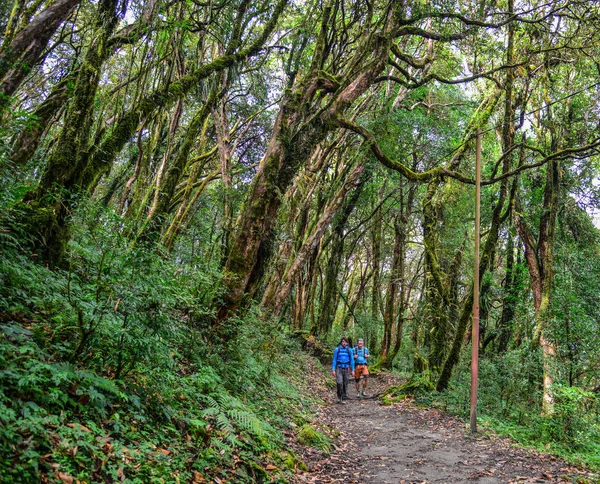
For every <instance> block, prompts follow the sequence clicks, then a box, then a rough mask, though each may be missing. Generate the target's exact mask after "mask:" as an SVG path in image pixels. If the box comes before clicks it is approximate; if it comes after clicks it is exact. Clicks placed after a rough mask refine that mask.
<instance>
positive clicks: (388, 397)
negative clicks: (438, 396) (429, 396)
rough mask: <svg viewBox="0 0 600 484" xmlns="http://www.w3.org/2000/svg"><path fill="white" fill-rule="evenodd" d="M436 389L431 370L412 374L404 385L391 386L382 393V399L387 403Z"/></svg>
mask: <svg viewBox="0 0 600 484" xmlns="http://www.w3.org/2000/svg"><path fill="white" fill-rule="evenodd" d="M434 389H435V386H434V384H433V382H432V380H431V372H430V371H429V370H426V371H424V372H423V373H416V374H414V375H412V376H411V377H410V378H409V379H408V381H407V382H405V383H403V384H402V385H395V386H392V387H389V388H388V389H387V390H386V391H385V392H383V395H382V401H383V403H384V404H385V405H391V404H392V403H396V402H399V401H400V400H404V399H405V398H406V397H408V396H414V395H415V394H419V393H430V392H432V391H433V390H434Z"/></svg>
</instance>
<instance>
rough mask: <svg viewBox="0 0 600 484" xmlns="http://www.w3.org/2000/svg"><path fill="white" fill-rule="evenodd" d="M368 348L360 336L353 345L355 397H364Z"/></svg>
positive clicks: (367, 370)
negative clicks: (361, 382)
mask: <svg viewBox="0 0 600 484" xmlns="http://www.w3.org/2000/svg"><path fill="white" fill-rule="evenodd" d="M369 356H370V355H369V348H367V347H366V346H365V341H364V340H363V339H362V338H359V339H358V343H357V345H356V346H355V347H354V363H355V371H354V381H355V382H356V398H360V397H361V396H363V397H366V396H367V394H366V391H367V382H368V380H369V368H368V364H369V362H368V361H367V359H368V358H369ZM361 378H362V381H363V384H362V392H361V390H360V380H361Z"/></svg>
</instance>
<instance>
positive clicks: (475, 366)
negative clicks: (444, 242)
mask: <svg viewBox="0 0 600 484" xmlns="http://www.w3.org/2000/svg"><path fill="white" fill-rule="evenodd" d="M480 200H481V131H480V130H479V129H478V130H477V153H476V155H475V264H474V265H475V271H474V274H473V331H472V332H471V344H472V346H471V432H473V433H475V432H477V386H478V383H479V381H478V379H479V231H480V227H479V225H480V213H479V205H480Z"/></svg>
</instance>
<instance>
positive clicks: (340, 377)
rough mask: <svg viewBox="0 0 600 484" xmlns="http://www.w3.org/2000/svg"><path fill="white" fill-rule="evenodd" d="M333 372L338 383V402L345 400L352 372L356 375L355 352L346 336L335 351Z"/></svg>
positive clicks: (332, 363) (332, 364) (332, 365)
mask: <svg viewBox="0 0 600 484" xmlns="http://www.w3.org/2000/svg"><path fill="white" fill-rule="evenodd" d="M331 373H332V374H333V376H334V377H335V381H336V383H337V402H338V403H346V402H344V398H345V397H346V395H347V392H348V381H349V380H350V374H352V376H354V352H353V351H352V348H350V346H349V344H348V338H346V337H345V336H344V337H343V338H342V339H341V340H340V343H339V344H338V346H337V348H336V349H335V350H334V351H333V361H332V362H331Z"/></svg>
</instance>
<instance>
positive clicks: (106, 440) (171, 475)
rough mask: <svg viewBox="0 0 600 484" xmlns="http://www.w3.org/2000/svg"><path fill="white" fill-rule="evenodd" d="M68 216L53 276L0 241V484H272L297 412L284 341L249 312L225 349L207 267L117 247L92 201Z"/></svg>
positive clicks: (290, 350) (287, 458)
mask: <svg viewBox="0 0 600 484" xmlns="http://www.w3.org/2000/svg"><path fill="white" fill-rule="evenodd" d="M77 216H78V217H79V218H78V219H77V220H76V221H75V222H76V223H74V224H73V226H74V230H75V232H76V233H75V236H74V237H73V241H74V242H71V243H70V245H69V253H68V263H67V264H66V265H65V266H64V267H62V268H60V269H56V270H50V269H48V268H46V267H44V266H43V265H41V264H39V263H38V262H37V261H36V257H35V254H31V252H30V251H28V250H27V249H26V248H25V247H23V246H22V245H21V243H20V240H23V239H22V238H21V237H22V234H19V233H18V228H17V229H15V228H14V225H10V224H7V225H5V226H9V227H10V230H3V231H2V233H1V235H0V237H1V238H0V251H1V252H2V253H1V256H0V278H1V279H0V282H1V284H0V481H2V482H15V483H18V482H23V483H28V482H39V481H40V480H41V481H42V482H75V481H74V480H78V481H79V482H82V483H83V482H121V481H124V480H126V481H127V482H138V483H151V482H208V481H212V480H213V479H215V478H217V479H221V480H227V481H233V482H241V483H243V482H263V481H268V482H277V481H281V482H283V481H284V480H285V476H286V471H285V470H286V469H288V470H293V469H290V467H294V466H295V465H297V463H298V462H299V459H297V456H295V455H294V454H293V452H290V451H289V449H286V446H285V436H284V430H286V429H290V428H291V427H290V425H291V424H290V423H289V422H292V421H294V420H304V419H305V418H306V417H305V416H306V415H307V414H308V412H309V409H310V405H311V402H310V401H307V399H306V397H304V396H302V395H300V394H299V393H298V390H297V389H296V388H299V387H301V386H302V385H301V383H300V382H299V380H298V378H300V375H299V372H298V371H297V369H298V367H299V362H301V361H302V358H304V356H303V355H302V354H301V352H300V349H299V345H297V344H296V343H295V342H294V340H293V339H291V338H289V335H287V334H285V333H284V330H283V329H281V328H280V327H279V326H276V325H275V324H274V323H272V322H271V321H268V320H264V319H262V318H261V317H259V315H258V314H254V313H253V312H252V311H248V312H247V313H246V314H245V315H244V316H242V317H241V318H240V319H239V320H238V321H237V324H238V325H239V327H240V331H239V334H238V337H237V340H236V341H231V342H229V345H228V348H227V351H224V349H223V347H221V346H219V345H216V344H215V343H214V341H212V340H211V337H210V329H211V327H210V325H211V321H212V319H211V312H210V309H209V307H210V302H211V301H212V300H213V299H214V298H215V297H218V294H216V292H215V289H214V288H215V287H217V286H218V284H217V282H218V272H217V271H216V270H207V268H204V269H205V270H202V271H198V270H194V267H195V264H198V261H192V263H183V262H182V261H181V260H173V258H170V257H168V256H166V255H165V254H162V253H160V252H159V251H157V250H155V249H154V248H152V247H142V246H140V247H132V246H131V245H130V242H129V241H128V239H127V237H126V236H125V235H124V234H126V233H127V230H128V228H127V227H123V220H122V219H121V218H120V217H118V216H116V215H115V214H114V213H112V212H110V211H107V210H104V209H102V207H97V206H96V207H94V206H89V207H84V208H82V209H81V210H80V211H79V212H78V215H77ZM208 269H210V268H208Z"/></svg>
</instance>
